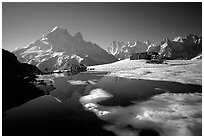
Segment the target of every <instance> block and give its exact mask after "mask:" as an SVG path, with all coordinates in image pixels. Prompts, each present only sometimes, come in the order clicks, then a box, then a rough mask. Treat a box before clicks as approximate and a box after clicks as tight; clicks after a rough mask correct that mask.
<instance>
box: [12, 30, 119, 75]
mask: <svg viewBox="0 0 204 138" xmlns="http://www.w3.org/2000/svg"><path fill="white" fill-rule="evenodd" d="M13 53H14V54H15V55H16V56H17V58H18V60H19V61H20V62H24V63H29V64H33V65H36V66H37V67H38V68H39V69H40V70H42V71H44V70H45V69H46V70H47V71H53V70H56V69H58V68H60V67H61V66H63V65H64V64H65V63H67V62H69V61H73V60H75V61H76V62H78V63H82V64H85V65H97V64H105V63H111V62H115V61H117V59H116V58H115V57H114V56H113V55H111V54H108V53H107V52H106V51H105V50H104V49H102V48H100V47H99V46H98V45H96V44H93V43H91V42H86V41H85V40H83V37H82V34H81V33H80V32H78V33H76V34H75V35H74V36H72V35H71V34H70V33H69V32H68V31H67V30H66V29H63V28H60V27H57V26H56V27H54V28H53V29H52V30H51V31H50V32H49V33H48V34H47V35H44V36H43V37H41V38H40V39H38V40H36V41H34V42H33V43H31V44H29V45H28V46H27V47H25V48H21V49H18V50H16V51H14V52H13Z"/></svg>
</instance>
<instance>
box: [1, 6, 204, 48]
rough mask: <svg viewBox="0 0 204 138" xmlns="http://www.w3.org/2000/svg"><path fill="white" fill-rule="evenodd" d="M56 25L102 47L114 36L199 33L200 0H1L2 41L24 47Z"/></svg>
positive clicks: (150, 37) (154, 37)
mask: <svg viewBox="0 0 204 138" xmlns="http://www.w3.org/2000/svg"><path fill="white" fill-rule="evenodd" d="M54 26H59V27H62V28H65V29H67V30H68V32H69V33H70V34H72V35H74V34H75V33H77V32H81V33H82V35H83V38H84V40H85V41H90V42H92V43H96V44H98V45H99V46H100V47H102V48H104V49H106V48H107V47H109V46H110V43H112V42H113V41H124V42H128V41H130V42H134V41H148V40H149V41H150V42H151V43H155V44H159V43H160V42H161V41H162V39H164V38H165V37H168V38H169V39H174V38H175V37H177V36H181V37H185V36H187V35H189V34H190V33H192V34H195V35H198V36H202V3H201V2H196V3H186V2H185V3H170V2H165V3H156V2H152V3H150V2H145V3H139V2H132V3H126V2H112V3H110V2H108V3H100V2H95V3H90V2H87V3H82V2H77V3H70V2H66V3H62V2H59V3H54V2H49V3H40V2H39V3H31V2H28V3H22V2H16V3H11V2H9V3H8V2H3V3H2V47H3V48H4V49H7V50H10V51H12V50H15V49H16V48H21V47H26V46H27V45H29V44H30V43H31V42H33V41H35V40H37V39H39V38H41V37H42V36H43V35H46V34H47V33H48V32H49V31H51V30H52V28H53V27H54Z"/></svg>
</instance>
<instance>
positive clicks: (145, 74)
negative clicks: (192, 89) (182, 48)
mask: <svg viewBox="0 0 204 138" xmlns="http://www.w3.org/2000/svg"><path fill="white" fill-rule="evenodd" d="M166 63H167V64H149V63H146V61H145V60H129V59H125V60H121V61H118V62H115V63H111V64H104V65H97V66H89V67H88V68H95V71H110V72H111V73H110V74H109V75H110V76H119V77H125V78H135V79H148V80H163V81H175V82H180V83H188V84H199V85H202V60H168V61H166Z"/></svg>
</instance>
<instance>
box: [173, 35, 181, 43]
mask: <svg viewBox="0 0 204 138" xmlns="http://www.w3.org/2000/svg"><path fill="white" fill-rule="evenodd" d="M173 41H174V42H183V38H182V37H181V36H179V37H176V38H174V40H173Z"/></svg>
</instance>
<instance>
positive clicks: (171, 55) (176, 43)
mask: <svg viewBox="0 0 204 138" xmlns="http://www.w3.org/2000/svg"><path fill="white" fill-rule="evenodd" d="M107 52H108V53H110V54H112V55H114V56H115V57H116V58H117V59H119V60H120V59H125V58H129V57H130V55H131V54H132V53H142V52H157V53H159V55H160V56H162V57H164V58H167V59H191V58H194V57H196V56H198V55H201V53H202V38H201V37H198V36H196V35H192V34H190V35H188V36H186V37H184V38H182V37H176V38H175V39H173V40H172V41H171V40H169V39H168V38H165V39H164V40H162V41H161V43H160V44H159V45H155V44H152V43H150V42H149V41H148V42H140V41H136V42H127V43H125V42H116V41H113V43H112V44H111V46H110V47H109V48H108V49H107Z"/></svg>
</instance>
